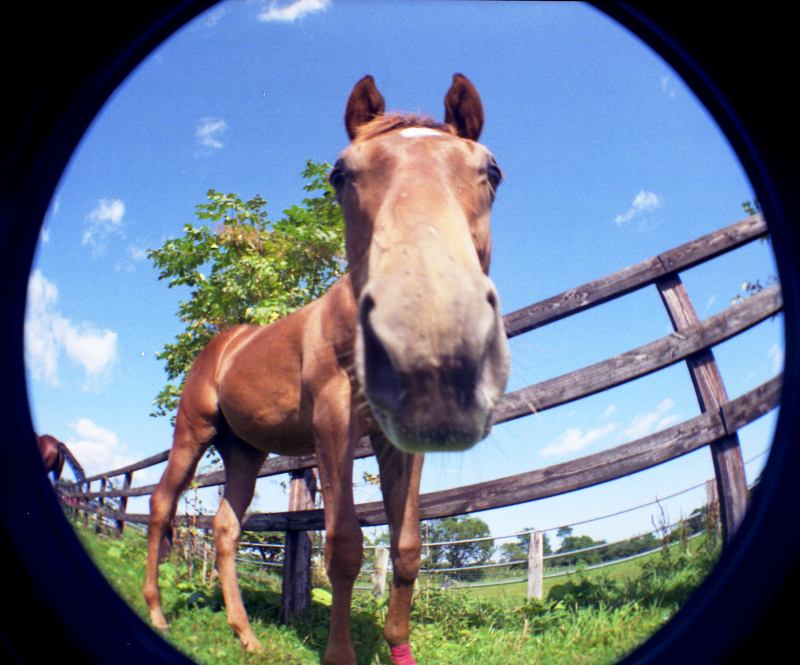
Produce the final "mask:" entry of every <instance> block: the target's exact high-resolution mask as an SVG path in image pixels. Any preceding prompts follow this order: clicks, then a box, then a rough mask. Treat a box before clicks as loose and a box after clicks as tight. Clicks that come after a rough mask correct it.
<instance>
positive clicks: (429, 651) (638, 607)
mask: <svg viewBox="0 0 800 665" xmlns="http://www.w3.org/2000/svg"><path fill="white" fill-rule="evenodd" d="M75 528H76V531H77V532H78V534H79V536H80V538H81V541H82V542H83V544H84V546H85V547H86V549H87V551H88V552H89V554H90V556H91V557H92V559H93V560H94V561H95V563H96V565H97V566H98V567H99V568H100V570H101V571H102V572H103V573H104V575H105V576H106V578H107V579H108V580H109V582H110V583H111V584H112V585H113V586H114V588H115V589H116V591H117V592H118V593H119V595H120V596H121V597H122V598H123V599H124V600H125V601H126V602H127V603H128V604H129V605H130V606H131V607H132V608H133V609H134V611H136V612H137V613H138V614H139V615H140V616H141V617H142V618H143V619H145V621H147V612H146V608H145V605H144V601H143V599H142V596H141V585H142V581H143V579H144V562H145V544H144V537H143V536H142V534H141V533H139V532H136V531H134V530H128V531H126V533H125V535H124V537H123V538H121V539H118V538H116V537H114V536H98V535H96V534H95V533H94V530H93V529H86V528H85V527H82V526H76V527H75ZM673 549H674V550H675V551H674V552H673V551H671V552H670V553H668V554H667V553H656V554H654V555H652V556H650V557H643V558H642V559H640V560H637V561H631V562H628V563H627V564H623V565H622V566H620V570H614V569H611V570H609V569H604V570H602V571H588V572H583V573H578V574H575V575H571V576H569V577H566V578H557V579H556V580H553V581H551V583H550V584H549V585H548V587H547V596H546V599H545V601H544V602H533V601H531V602H527V601H525V599H524V592H522V593H519V592H515V593H511V591H509V590H507V589H506V588H504V587H497V588H494V589H492V588H483V589H475V590H470V591H455V590H447V591H443V590H439V589H435V588H431V587H427V586H426V585H424V584H421V585H420V586H419V589H418V593H417V595H416V598H415V602H414V608H413V610H412V617H411V619H412V644H413V647H414V653H415V656H416V658H417V661H418V662H419V663H424V664H425V665H456V664H458V665H470V664H473V663H474V664H476V665H477V664H478V663H480V664H481V665H493V664H498V665H499V664H501V663H502V664H503V665H516V664H519V665H522V664H523V663H525V664H526V665H528V664H530V663H534V664H536V663H542V664H545V663H546V664H547V665H559V664H562V663H564V664H566V663H570V664H575V663H577V664H582V663H587V664H588V663H592V664H595V663H598V664H599V663H613V662H615V661H617V660H618V659H619V658H621V657H622V656H624V655H625V654H626V653H628V652H629V651H630V650H632V649H633V648H635V647H636V646H637V645H639V644H640V643H642V642H643V641H644V640H646V639H647V637H649V636H650V635H651V634H652V633H653V632H655V631H656V630H657V629H658V628H660V627H661V626H662V625H663V624H664V623H665V622H667V621H668V620H669V619H670V617H671V616H672V615H673V614H674V612H675V611H676V610H677V608H678V607H679V606H680V605H681V604H682V603H683V602H685V600H686V599H687V598H688V595H689V594H690V593H691V591H692V589H694V588H695V587H696V585H697V584H698V583H699V582H700V581H701V580H702V578H703V577H704V576H705V574H706V573H707V572H708V570H709V569H710V567H711V565H713V561H714V556H715V555H714V552H713V548H711V547H710V546H708V547H706V546H700V548H699V549H698V548H697V547H695V548H694V551H693V550H692V549H686V550H681V551H677V550H676V549H675V548H673ZM623 566H624V568H623ZM198 568H199V566H198ZM245 569H246V571H247V572H246V573H245V572H244V570H245ZM160 582H161V589H162V599H163V605H164V611H165V614H166V616H167V619H168V620H169V621H170V630H169V631H168V633H167V634H166V635H165V637H166V639H167V640H168V641H169V642H170V643H172V644H173V645H174V646H175V647H176V648H178V649H179V650H181V651H182V652H184V653H185V654H186V655H188V656H190V657H191V658H192V659H194V660H195V661H197V662H199V663H208V664H211V663H222V662H224V663H231V664H233V665H238V664H240V663H241V664H243V665H244V664H247V665H249V664H251V663H286V664H298V665H299V664H306V663H308V664H317V663H319V662H320V656H321V654H322V651H323V650H324V647H325V643H326V641H327V636H328V625H329V613H330V608H329V607H328V606H327V603H328V602H329V595H328V594H326V593H325V592H324V591H322V592H315V594H314V596H315V598H316V600H314V602H312V606H311V608H310V609H309V610H308V611H307V612H305V613H304V614H303V615H302V616H300V617H298V618H297V619H296V620H295V621H294V622H293V623H292V624H291V625H289V626H283V625H281V624H280V622H279V621H278V610H279V606H280V579H279V578H278V577H277V576H276V575H275V573H271V572H266V571H265V570H264V569H261V568H259V569H256V568H255V567H254V566H240V582H241V588H242V595H243V598H244V602H245V605H246V607H247V610H248V614H249V616H250V619H251V621H252V624H253V629H254V631H255V633H256V635H257V636H258V638H259V640H260V641H261V643H262V645H263V647H264V652H263V653H261V654H260V655H252V654H247V653H245V652H244V651H243V650H242V649H241V648H240V646H239V643H238V640H237V639H236V638H235V636H234V634H233V633H232V631H231V630H230V628H229V627H228V625H227V621H226V618H225V611H224V608H223V605H222V598H221V593H220V590H219V587H218V584H217V583H216V580H214V581H213V582H209V581H208V579H206V580H202V579H201V575H200V574H199V573H197V572H195V574H194V575H189V574H188V572H187V570H186V566H185V564H184V562H183V560H182V559H181V558H180V557H179V556H178V554H177V553H173V555H172V556H171V557H170V559H168V560H167V561H166V562H164V563H163V564H162V566H161V571H160ZM497 589H500V590H503V592H502V593H498V592H497ZM490 591H494V593H490ZM385 615H386V599H385V598H374V597H372V596H371V595H370V594H368V593H358V594H356V596H355V598H354V602H353V614H352V617H353V618H352V635H353V643H354V646H355V649H356V652H357V657H358V663H359V665H382V664H386V665H389V664H390V663H391V660H390V658H389V653H388V649H387V647H386V645H385V643H384V641H383V638H382V628H383V622H384V618H385Z"/></svg>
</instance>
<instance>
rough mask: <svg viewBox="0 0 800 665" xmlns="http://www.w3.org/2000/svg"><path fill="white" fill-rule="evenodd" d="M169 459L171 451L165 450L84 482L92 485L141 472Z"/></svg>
mask: <svg viewBox="0 0 800 665" xmlns="http://www.w3.org/2000/svg"><path fill="white" fill-rule="evenodd" d="M168 457H169V450H164V451H162V452H160V453H157V454H155V455H151V456H150V457H147V458H145V459H143V460H141V461H140V462H134V463H133V464H129V465H128V466H123V467H120V468H119V469H114V470H113V471H106V472H105V473H98V474H97V475H96V476H89V477H88V478H84V479H83V482H86V483H91V482H93V481H95V480H101V479H102V478H113V477H115V476H122V475H124V474H126V473H132V472H134V471H140V470H141V469H146V468H148V467H151V466H155V465H156V464H160V463H161V462H166V461H167V458H168ZM107 496H111V495H107Z"/></svg>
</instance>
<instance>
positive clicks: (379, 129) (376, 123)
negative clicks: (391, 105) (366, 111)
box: [353, 113, 455, 143]
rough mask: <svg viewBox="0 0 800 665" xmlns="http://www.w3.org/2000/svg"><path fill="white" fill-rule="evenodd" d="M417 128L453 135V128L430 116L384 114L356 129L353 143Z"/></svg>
mask: <svg viewBox="0 0 800 665" xmlns="http://www.w3.org/2000/svg"><path fill="white" fill-rule="evenodd" d="M411 127H418V128H423V129H435V130H437V131H440V132H445V133H447V134H455V132H454V131H453V128H452V127H451V126H450V125H447V124H445V123H443V122H439V121H438V120H434V119H433V118H431V117H430V116H426V115H419V114H416V113H386V114H385V115H380V116H377V117H375V118H374V119H372V120H370V121H369V122H368V123H366V124H364V125H361V127H359V128H358V133H357V134H356V137H355V139H354V140H353V142H354V143H356V142H361V141H369V140H370V139H374V138H375V137H377V136H382V135H383V134H388V133H389V132H393V131H395V130H398V129H408V128H411Z"/></svg>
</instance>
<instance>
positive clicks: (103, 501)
mask: <svg viewBox="0 0 800 665" xmlns="http://www.w3.org/2000/svg"><path fill="white" fill-rule="evenodd" d="M107 484H108V478H107V477H106V476H103V477H102V478H101V479H100V500H99V501H98V504H99V506H98V507H99V509H100V510H99V511H98V512H97V513H96V514H95V519H96V520H97V521H96V522H95V525H94V532H95V533H102V531H103V511H104V509H105V506H106V497H105V491H106V485H107Z"/></svg>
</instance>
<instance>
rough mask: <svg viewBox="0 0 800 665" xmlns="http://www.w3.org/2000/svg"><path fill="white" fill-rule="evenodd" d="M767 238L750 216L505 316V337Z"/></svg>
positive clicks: (756, 218)
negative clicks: (756, 240) (764, 237)
mask: <svg viewBox="0 0 800 665" xmlns="http://www.w3.org/2000/svg"><path fill="white" fill-rule="evenodd" d="M766 234H767V225H766V222H765V221H764V218H763V217H762V216H761V215H753V216H751V217H748V218H746V219H743V220H742V221H740V222H736V223H735V224H731V225H730V226H726V227H725V228H722V229H719V230H718V231H714V232H712V233H709V234H707V235H704V236H702V237H701V238H698V239H696V240H692V241H690V242H688V243H685V244H683V245H680V246H679V247H676V248H674V249H671V250H668V251H666V252H663V253H662V254H659V255H657V256H654V257H652V258H649V259H645V260H644V261H640V262H639V263H636V264H634V265H632V266H629V267H627V268H624V269H622V270H619V271H617V272H615V273H612V274H610V275H606V276H605V277H601V278H600V279H597V280H594V281H592V282H588V283H586V284H583V285H582V286H578V287H575V288H573V289H569V290H568V291H564V292H563V293H559V294H558V295H555V296H552V297H550V298H547V299H546V300H542V301H541V302H538V303H535V304H533V305H530V306H528V307H523V308H521V309H518V310H516V311H514V312H510V313H509V314H506V315H505V316H504V317H503V318H504V321H505V326H506V335H508V337H514V336H516V335H521V334H523V333H525V332H528V331H530V330H534V329H535V328H539V327H541V326H543V325H545V324H548V323H553V322H554V321H558V320H560V319H563V318H565V317H567V316H570V315H572V314H577V313H578V312H582V311H585V310H587V309H590V308H592V307H596V306H597V305H601V304H603V303H604V302H608V301H609V300H612V299H613V298H618V297H620V296H623V295H625V294H627V293H631V292H632V291H636V290H638V289H641V288H643V287H645V286H649V285H650V284H653V283H654V282H655V281H656V280H657V279H659V278H661V277H663V276H665V275H667V274H669V273H671V272H677V271H679V270H686V269H687V268H691V267H692V266H695V265H698V264H699V263H703V262H704V261H707V260H709V259H712V258H714V257H716V256H719V255H720V254H723V253H725V252H728V251H731V250H733V249H736V248H737V247H741V246H742V245H744V244H747V243H748V242H751V241H753V240H755V239H757V238H760V237H763V236H765V235H766Z"/></svg>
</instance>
